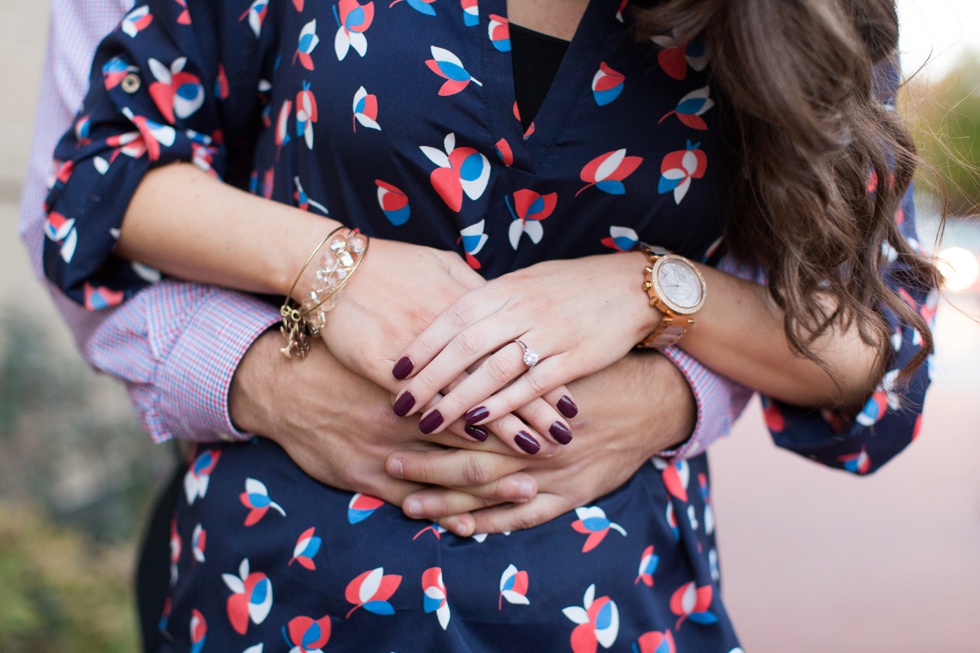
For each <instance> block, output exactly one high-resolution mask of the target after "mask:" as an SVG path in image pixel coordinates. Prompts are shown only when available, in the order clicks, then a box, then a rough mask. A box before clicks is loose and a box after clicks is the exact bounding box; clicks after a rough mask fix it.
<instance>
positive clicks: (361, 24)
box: [333, 0, 374, 61]
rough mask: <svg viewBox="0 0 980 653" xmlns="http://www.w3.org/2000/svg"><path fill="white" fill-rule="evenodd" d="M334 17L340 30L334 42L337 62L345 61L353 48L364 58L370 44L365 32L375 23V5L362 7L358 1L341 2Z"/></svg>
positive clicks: (334, 9)
mask: <svg viewBox="0 0 980 653" xmlns="http://www.w3.org/2000/svg"><path fill="white" fill-rule="evenodd" d="M333 16H334V19H335V20H336V21H337V28H338V29H337V36H336V37H335V38H334V42H333V47H334V51H335V52H336V54H337V61H343V60H344V58H346V57H347V53H348V52H349V51H350V49H351V48H354V52H356V53H357V54H359V55H360V56H362V57H363V56H364V55H366V54H367V46H368V44H367V37H366V36H364V32H366V31H367V29H368V28H369V27H371V23H372V21H374V3H373V2H366V3H364V4H363V5H362V4H360V3H359V2H358V1H357V0H340V2H338V3H337V4H336V5H334V8H333Z"/></svg>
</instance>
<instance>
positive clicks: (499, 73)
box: [481, 0, 618, 172]
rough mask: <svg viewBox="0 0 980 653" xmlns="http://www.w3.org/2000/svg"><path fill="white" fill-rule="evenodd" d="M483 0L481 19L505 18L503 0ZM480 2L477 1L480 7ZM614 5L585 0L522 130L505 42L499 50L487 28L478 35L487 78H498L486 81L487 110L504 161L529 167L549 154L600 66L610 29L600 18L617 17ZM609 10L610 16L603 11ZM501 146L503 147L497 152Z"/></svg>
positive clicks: (604, 0) (489, 21)
mask: <svg viewBox="0 0 980 653" xmlns="http://www.w3.org/2000/svg"><path fill="white" fill-rule="evenodd" d="M486 4H487V5H489V7H488V9H489V10H488V12H487V16H486V18H485V19H484V20H485V24H486V25H487V26H488V27H487V29H490V28H491V27H492V23H493V21H495V20H497V21H498V22H507V2H506V0H489V2H487V3H486ZM483 6H484V5H483V3H481V10H482V8H483ZM617 8H618V0H590V1H589V3H588V5H587V6H586V8H585V12H584V13H583V14H582V18H581V20H580V21H579V24H578V27H577V28H576V30H575V34H574V35H573V36H572V38H571V40H570V41H568V49H567V51H566V52H565V56H564V57H563V59H562V62H561V65H560V66H559V68H558V71H557V73H556V74H555V77H554V80H552V84H551V87H550V88H549V89H548V92H547V94H546V95H545V98H544V101H543V102H542V104H541V107H540V108H539V109H538V112H537V115H536V116H535V118H534V121H533V122H532V123H531V126H530V127H529V128H528V130H527V131H526V132H525V131H524V130H523V127H522V126H521V122H520V120H519V119H518V117H517V116H518V115H519V114H518V113H517V112H518V110H519V107H518V106H517V100H516V95H515V91H514V69H513V58H512V53H511V51H510V48H509V45H508V47H507V49H506V50H504V51H501V50H500V49H499V47H498V45H496V44H495V43H494V42H493V40H492V39H490V38H487V33H486V32H484V33H483V34H482V35H481V37H482V38H481V40H482V41H483V50H482V51H483V60H484V69H485V70H486V78H487V79H493V80H497V83H494V84H488V85H487V88H486V91H487V94H486V98H487V104H488V106H487V110H488V115H489V116H490V117H491V125H490V126H491V130H492V131H493V139H494V141H495V142H496V144H497V149H498V152H500V153H501V158H503V159H504V162H505V163H507V162H508V159H510V158H512V162H510V165H511V166H512V167H514V168H517V169H522V170H526V171H529V172H531V171H533V170H534V168H535V163H537V164H540V163H542V162H543V161H544V160H545V159H546V158H547V157H548V155H549V153H550V151H551V150H552V148H553V146H554V145H555V141H556V139H557V138H558V137H559V136H560V134H561V133H562V131H563V128H564V125H565V124H566V123H567V122H568V120H570V119H571V118H572V116H573V115H574V113H575V105H576V103H577V102H579V101H581V95H580V92H587V91H588V89H589V88H590V86H589V84H590V79H591V77H592V76H593V75H594V74H595V70H597V69H598V65H599V62H598V59H599V58H600V57H601V54H602V46H603V42H604V40H605V36H606V35H607V34H608V31H606V30H604V26H603V23H604V22H605V21H608V20H613V21H615V20H616V18H615V12H616V10H617ZM607 13H608V14H609V15H608V16H607V15H605V14H607ZM500 19H503V21H500ZM481 31H483V30H481ZM508 33H509V23H508ZM501 141H503V143H502V142H501ZM502 149H504V150H506V152H501V150H502Z"/></svg>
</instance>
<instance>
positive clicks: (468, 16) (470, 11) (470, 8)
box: [459, 0, 480, 27]
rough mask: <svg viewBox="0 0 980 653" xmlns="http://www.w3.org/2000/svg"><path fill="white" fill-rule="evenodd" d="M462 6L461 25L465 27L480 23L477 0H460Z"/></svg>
mask: <svg viewBox="0 0 980 653" xmlns="http://www.w3.org/2000/svg"><path fill="white" fill-rule="evenodd" d="M459 4H460V6H461V7H462V8H463V25H465V26H466V27H476V26H477V25H479V24H480V8H479V6H478V4H477V0H460V2H459Z"/></svg>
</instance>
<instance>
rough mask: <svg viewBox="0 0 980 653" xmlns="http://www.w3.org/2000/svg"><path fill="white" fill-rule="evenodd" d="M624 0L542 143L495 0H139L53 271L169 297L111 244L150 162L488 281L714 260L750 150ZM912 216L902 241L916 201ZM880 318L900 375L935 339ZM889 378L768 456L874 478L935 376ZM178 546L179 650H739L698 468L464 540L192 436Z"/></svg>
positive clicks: (64, 218)
mask: <svg viewBox="0 0 980 653" xmlns="http://www.w3.org/2000/svg"><path fill="white" fill-rule="evenodd" d="M625 5H626V3H625V2H621V1H620V0H592V2H591V3H590V4H589V7H588V9H587V11H586V13H585V16H584V18H583V19H582V21H581V25H580V26H579V28H578V31H577V33H576V34H575V37H574V39H573V40H572V41H571V43H570V45H569V48H568V50H567V53H566V55H565V57H564V59H563V61H562V64H561V67H560V69H559V70H558V72H557V75H556V77H555V79H554V83H553V84H552V87H551V89H550V91H549V92H548V94H547V96H546V98H545V100H544V103H543V105H542V106H541V108H540V110H539V111H538V113H537V114H536V115H535V117H534V121H533V123H532V124H531V125H530V126H529V128H528V129H526V130H525V129H523V128H522V126H521V121H520V119H519V116H520V113H519V111H520V108H519V107H518V106H517V104H516V102H515V99H514V91H513V88H514V84H513V76H512V64H511V58H510V38H509V27H508V22H507V17H506V16H507V14H506V2H505V0H461V1H460V0H395V2H392V3H390V4H389V3H388V2H383V3H381V2H370V1H368V2H360V1H359V0H339V2H335V1H332V0H330V1H328V0H305V1H304V0H254V1H251V2H250V1H249V0H215V1H214V2H185V1H184V0H154V1H151V2H147V3H146V4H145V5H141V6H139V7H137V8H135V9H134V10H133V11H132V12H131V13H130V14H129V15H128V16H127V17H126V18H125V20H124V21H123V23H122V24H121V25H120V27H119V29H118V30H117V31H116V32H114V33H113V34H112V35H110V36H109V37H108V38H107V40H106V41H105V42H104V43H103V46H102V47H101V48H100V50H99V53H98V55H97V60H96V64H95V68H94V69H93V76H92V84H93V86H92V90H91V92H90V94H89V96H88V98H87V99H86V102H85V106H84V108H83V110H82V112H81V113H80V114H79V117H78V120H77V122H76V124H75V126H74V129H73V130H72V131H71V132H70V133H69V134H67V135H66V137H65V139H64V140H63V141H62V143H61V144H60V146H59V149H58V152H57V156H58V158H59V160H58V162H57V167H56V170H55V175H54V182H53V190H52V193H51V196H50V197H49V208H50V218H49V223H48V240H47V244H46V251H45V264H46V271H47V273H48V275H49V276H50V277H51V279H52V280H54V281H55V282H56V283H58V284H59V285H60V286H61V287H62V288H64V290H65V291H66V292H67V293H68V294H69V295H70V296H72V297H73V298H75V299H76V300H77V301H79V302H82V303H84V304H85V305H86V306H88V307H89V308H91V309H99V308H103V307H107V306H112V305H115V304H118V303H120V302H122V301H124V300H125V299H126V298H128V297H130V296H131V295H132V294H133V293H135V292H137V291H139V289H140V288H142V287H144V286H146V285H147V284H149V283H153V282H154V281H155V280H156V279H157V278H158V277H159V274H158V273H157V272H156V271H154V270H152V269H149V268H147V267H146V266H143V265H140V264H134V263H131V262H129V261H125V260H123V259H120V258H117V257H114V256H112V253H111V252H112V249H113V246H114V244H115V239H116V236H117V234H118V227H119V224H120V222H121V219H122V215H123V213H124V212H125V207H126V205H127V204H128V202H129V199H130V197H131V195H132V193H133V191H134V189H135V188H136V186H137V185H138V183H139V181H140V179H141V178H142V176H143V175H144V174H145V172H146V171H147V170H148V169H149V168H150V167H152V166H157V165H162V164H165V163H168V162H172V161H193V162H194V163H196V164H197V165H198V166H200V167H201V168H203V169H204V170H207V171H209V172H211V173H212V174H214V175H218V176H221V177H223V178H225V179H228V180H230V181H235V182H237V183H240V184H242V185H245V186H247V187H250V188H251V190H252V192H253V193H256V194H259V195H262V196H264V197H267V198H270V199H272V200H275V201H278V202H284V203H289V204H292V205H294V206H298V207H300V208H302V209H304V210H308V211H311V212H316V213H321V214H326V213H328V212H329V214H330V215H331V216H332V217H333V218H335V219H337V220H340V221H341V222H343V223H345V224H347V225H349V226H352V227H358V228H360V229H361V230H363V231H364V232H365V233H367V234H369V235H372V236H376V237H381V238H390V239H396V240H401V241H405V242H410V243H418V244H421V245H427V246H431V247H436V248H440V249H448V250H453V251H457V252H458V253H459V255H460V256H462V257H464V258H465V259H466V261H467V262H468V263H469V264H470V265H471V266H472V267H473V268H475V269H476V270H478V271H479V272H480V273H482V274H483V275H484V276H486V277H488V278H489V277H495V276H499V275H501V274H504V273H507V272H509V271H511V270H514V269H518V268H521V267H523V266H527V265H530V264H533V263H536V262H539V261H542V260H547V259H556V258H574V257H580V256H586V255H592V254H599V253H604V252H605V253H610V254H612V253H614V252H618V251H624V250H629V249H631V248H632V247H634V245H635V244H636V243H637V242H638V241H641V240H642V241H647V242H652V243H656V244H659V245H662V246H664V247H667V248H669V249H671V250H674V251H676V252H679V253H682V254H684V255H686V256H688V257H691V258H695V259H701V260H708V259H709V258H710V257H711V256H712V254H713V253H714V251H715V250H716V248H717V247H718V244H719V242H720V238H721V235H722V230H723V228H724V225H725V223H726V215H725V210H726V206H727V202H726V200H727V197H728V195H727V189H728V188H729V187H730V185H731V181H732V180H731V176H732V170H733V165H732V162H733V159H734V157H736V156H738V153H737V148H733V147H732V146H731V145H730V143H731V140H730V139H726V138H725V134H724V133H723V129H722V126H721V124H720V120H719V116H718V110H717V108H715V97H714V90H713V88H712V85H711V78H710V65H709V61H708V60H707V58H706V56H705V53H704V50H703V47H702V44H701V43H700V42H699V41H698V40H695V41H692V42H690V43H679V42H675V40H674V39H673V38H672V37H671V36H670V35H665V36H663V37H658V38H655V39H653V42H652V43H637V42H635V40H634V38H633V36H632V34H631V31H630V27H629V23H630V20H629V11H628V9H627V8H626V7H625ZM201 219H202V220H206V219H207V216H206V215H202V216H201ZM900 219H901V220H902V221H903V229H904V230H905V232H906V234H907V235H908V236H909V237H910V238H914V228H913V224H912V214H911V205H910V204H907V206H906V211H905V212H904V213H903V214H902V215H901V216H900ZM888 274H889V281H890V282H891V283H892V284H893V285H894V286H896V287H900V288H901V289H902V290H901V292H903V293H904V294H905V296H906V297H907V299H908V301H909V302H910V303H912V304H913V305H915V306H916V307H918V308H919V309H920V310H922V311H923V312H924V313H926V314H929V313H930V312H931V311H932V310H933V308H932V307H933V306H934V300H931V299H929V297H928V296H927V293H926V292H924V291H923V290H921V289H917V287H916V285H915V284H913V283H911V280H910V279H909V277H908V275H905V274H904V270H903V269H901V266H899V265H897V264H894V263H893V264H892V265H891V266H890V267H889V271H888ZM903 283H904V284H905V285H903ZM893 324H894V329H895V339H894V343H893V344H894V348H895V356H894V363H893V367H900V366H902V365H903V364H904V363H905V361H907V360H908V358H909V357H910V356H911V355H912V354H913V353H914V352H915V351H916V350H917V349H918V348H919V347H920V346H921V343H920V342H919V339H918V337H917V335H916V334H914V333H913V332H912V331H911V329H909V328H907V327H905V326H903V325H901V324H899V323H898V322H897V321H894V320H893ZM893 378H894V374H893V373H892V374H890V375H889V377H886V379H885V381H884V382H883V384H882V386H881V388H880V390H879V392H877V393H876V394H875V396H874V397H872V399H871V401H869V403H868V406H867V407H866V408H865V410H864V411H863V412H862V413H861V415H860V416H858V418H857V420H855V421H848V420H845V419H843V418H841V417H839V416H835V415H831V414H829V413H821V412H820V411H810V410H803V409H799V408H794V407H790V406H785V405H781V404H778V403H776V402H767V404H766V405H767V408H766V414H767V420H768V424H769V426H770V428H771V429H772V430H773V432H774V434H775V438H776V441H777V444H779V445H781V446H784V447H787V448H789V449H792V450H794V451H797V452H799V453H801V454H803V455H806V456H809V457H811V458H813V459H815V460H817V461H819V462H821V463H823V464H826V465H829V466H833V467H838V468H843V469H847V470H849V471H852V472H855V473H867V472H869V471H872V470H873V469H875V468H876V467H878V466H879V465H881V464H882V463H884V462H885V461H886V460H888V459H889V458H890V457H892V456H893V455H895V454H896V453H897V452H898V451H900V450H901V449H902V448H904V446H905V445H907V444H908V443H909V442H910V441H911V440H912V439H913V438H914V436H915V433H916V432H917V428H918V417H919V413H920V407H921V402H922V397H923V394H924V392H925V387H926V386H927V384H928V374H927V370H926V369H924V368H923V369H922V370H920V371H919V372H918V373H917V375H916V376H915V378H914V379H913V381H912V383H911V384H910V385H909V387H908V388H907V389H905V390H904V394H898V393H896V392H895V391H894V389H893V387H892V386H893V382H892V379H893ZM171 552H172V561H173V564H172V569H171V576H172V584H173V588H172V594H171V597H170V599H169V600H168V604H167V605H168V607H167V611H166V614H165V615H164V616H163V618H162V621H161V628H162V629H163V630H164V633H165V636H166V639H167V641H168V644H167V645H166V650H168V651H192V652H194V653H197V652H199V651H222V652H227V651H233V652H235V653H237V652H238V651H247V652H248V653H258V652H264V653H271V652H273V651H283V652H285V651H289V652H290V653H309V652H315V651H321V650H322V651H327V652H329V651H357V652H373V651H377V652H379V653H382V652H385V653H387V652H390V651H397V652H400V653H407V652H410V651H427V652H431V651H568V650H570V651H572V652H573V653H590V652H592V651H597V650H598V649H599V648H601V649H603V650H610V651H634V652H639V653H652V652H657V653H664V652H672V651H711V652H719V653H728V652H730V651H736V650H740V649H738V642H737V639H736V636H735V633H734V630H733V628H732V625H731V623H730V622H729V619H728V614H727V612H726V609H725V606H724V603H723V601H722V598H721V595H720V592H719V573H718V556H717V552H716V547H715V519H714V514H713V511H712V506H711V499H710V481H709V474H708V467H707V461H706V457H705V456H704V455H701V456H698V457H696V458H694V459H692V460H690V461H676V462H671V463H667V462H663V461H659V460H654V461H652V462H651V463H650V464H648V465H644V466H643V468H642V469H641V470H640V471H639V472H638V473H637V474H636V475H635V476H634V477H633V478H632V479H631V480H630V481H629V482H628V483H626V484H625V485H624V486H623V487H622V488H620V489H619V490H617V491H616V492H614V493H612V494H610V495H607V496H605V497H602V498H601V499H600V500H598V501H597V502H596V503H595V504H594V505H591V506H584V507H581V508H578V509H577V510H575V511H574V512H571V513H568V514H566V515H564V516H562V517H559V518H558V519H555V520H554V521H552V522H550V523H548V524H545V525H543V526H540V527H537V528H534V529H530V530H527V531H521V532H515V533H510V534H503V535H490V536H477V537H473V538H457V537H455V536H453V535H451V534H449V533H446V532H443V531H441V530H440V529H439V528H438V527H436V526H433V525H430V524H426V523H422V522H417V521H412V520H408V519H406V518H405V517H403V515H402V513H401V512H400V510H399V509H398V508H396V507H393V506H390V505H386V504H384V503H382V502H381V501H379V500H377V499H374V498H372V497H369V496H364V495H351V494H350V493H347V492H342V491H339V490H335V489H332V488H329V487H326V486H323V485H320V484H318V483H316V482H315V481H313V480H311V479H310V478H308V477H307V476H305V475H304V474H303V473H302V472H301V471H300V470H299V469H298V468H296V467H295V466H294V465H293V464H292V462H291V461H290V460H289V458H288V457H287V456H286V455H285V454H284V452H283V451H282V450H280V449H279V448H278V447H276V446H275V445H274V444H272V443H270V442H269V441H266V440H262V439H256V440H255V441H253V442H252V443H249V444H242V445H224V446H221V445H215V446H208V447H202V448H200V449H199V450H198V451H197V453H196V459H195V460H194V462H193V464H192V467H191V470H190V471H189V472H188V474H187V477H186V479H185V483H184V496H183V499H182V501H180V503H179V506H178V509H177V512H176V515H175V517H174V521H173V527H172V535H171Z"/></svg>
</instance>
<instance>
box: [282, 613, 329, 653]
mask: <svg viewBox="0 0 980 653" xmlns="http://www.w3.org/2000/svg"><path fill="white" fill-rule="evenodd" d="M282 636H283V638H284V639H285V640H286V644H288V645H289V646H292V648H291V649H289V653H323V647H324V646H326V645H327V642H329V641H330V616H329V615H325V616H323V617H320V618H319V619H317V620H315V621H314V620H313V619H312V618H310V617H294V618H293V619H290V620H289V623H288V624H286V625H285V626H283V627H282Z"/></svg>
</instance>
